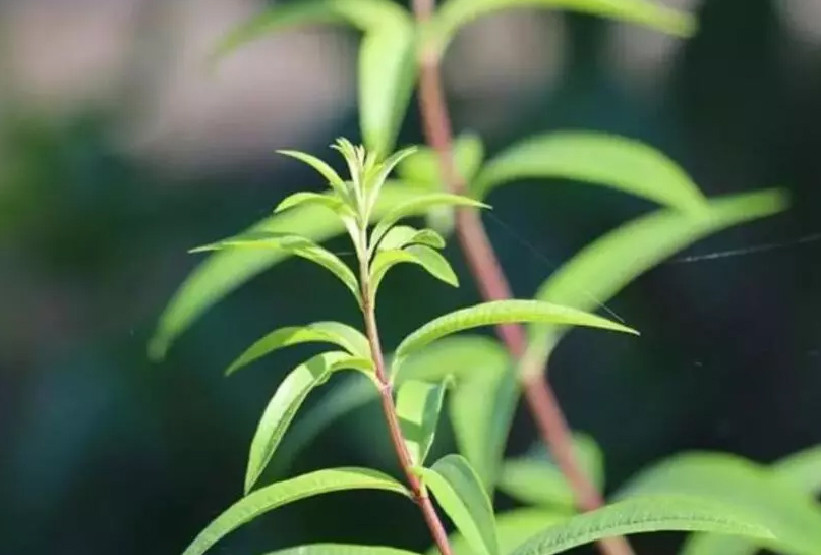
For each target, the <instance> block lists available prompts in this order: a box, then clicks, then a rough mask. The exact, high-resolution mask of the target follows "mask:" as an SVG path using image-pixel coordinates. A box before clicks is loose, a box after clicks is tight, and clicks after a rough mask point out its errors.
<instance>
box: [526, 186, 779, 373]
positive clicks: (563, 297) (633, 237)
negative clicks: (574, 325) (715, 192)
mask: <svg viewBox="0 0 821 555" xmlns="http://www.w3.org/2000/svg"><path fill="white" fill-rule="evenodd" d="M785 206H786V199H785V197H784V194H783V193H782V192H780V191H778V190H766V191H760V192H755V193H749V194H744V195H734V196H729V197H725V198H719V199H716V200H711V201H709V204H708V205H707V207H706V209H705V210H704V211H703V212H701V213H700V214H698V215H685V214H682V213H679V212H676V211H671V210H661V211H658V212H654V213H651V214H649V215H647V216H643V217H640V218H638V219H636V220H633V221H631V222H628V223H626V224H624V225H623V226H621V227H619V228H618V229H616V230H614V231H611V232H609V233H607V234H605V235H604V236H602V237H600V238H599V239H596V240H595V241H593V242H592V243H590V244H589V245H587V246H586V247H585V248H584V249H582V250H581V251H580V252H579V253H578V254H576V255H575V256H574V257H573V258H572V259H571V260H570V261H569V262H567V263H565V264H564V265H563V266H562V267H561V268H559V269H558V270H557V271H556V272H554V273H553V274H552V275H551V276H550V277H549V278H548V279H547V280H546V281H545V282H544V283H542V285H541V286H540V287H539V289H538V291H537V292H536V298H537V299H540V300H543V301H550V302H555V303H559V304H563V305H568V306H572V307H575V308H578V309H580V310H586V311H590V310H594V309H595V308H596V307H597V306H598V305H601V304H602V303H604V302H606V301H607V300H608V299H610V297H612V296H613V295H615V294H616V293H617V292H618V291H620V290H621V289H622V288H623V287H624V286H625V285H627V284H628V283H630V282H631V281H632V280H634V279H635V278H636V277H637V276H639V275H640V274H642V273H643V272H645V271H647V270H648V269H649V268H651V267H653V266H654V265H656V264H658V263H659V262H661V261H662V260H664V259H665V258H666V257H668V256H670V255H671V254H673V253H675V252H677V251H679V250H681V249H683V248H684V247H686V246H687V245H689V244H691V243H693V242H694V241H696V240H698V239H699V238H701V237H703V236H705V235H707V234H709V233H711V232H715V231H717V230H720V229H722V228H725V227H729V226H731V225H734V224H738V223H741V222H745V221H749V220H754V219H756V218H762V217H764V216H769V215H771V214H774V213H776V212H779V211H780V210H783V209H784V207H785ZM567 331H568V328H566V327H562V326H557V325H537V326H532V327H531V328H530V342H529V346H528V356H532V357H533V358H535V359H539V360H541V361H542V362H544V360H545V359H546V358H547V357H548V355H549V354H550V351H551V350H552V348H553V347H554V346H555V345H556V344H557V343H558V341H559V340H560V339H561V338H562V337H563V335H564V334H565V333H566V332H567ZM533 367H534V368H539V369H541V368H542V367H543V364H536V365H534V366H533Z"/></svg>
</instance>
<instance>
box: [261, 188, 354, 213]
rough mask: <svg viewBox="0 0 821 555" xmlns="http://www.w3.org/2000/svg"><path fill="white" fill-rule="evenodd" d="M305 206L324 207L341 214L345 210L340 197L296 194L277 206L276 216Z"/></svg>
mask: <svg viewBox="0 0 821 555" xmlns="http://www.w3.org/2000/svg"><path fill="white" fill-rule="evenodd" d="M305 205H316V206H323V207H325V208H327V209H328V210H331V211H332V212H335V213H339V212H341V211H343V210H344V209H345V203H344V202H342V201H341V200H340V199H339V198H338V197H335V196H332V195H329V194H324V195H320V194H318V193H294V194H293V195H290V196H288V197H285V199H284V200H283V201H282V202H280V203H279V204H278V205H277V207H276V209H275V210H274V214H278V213H280V212H284V211H285V210H290V209H291V208H295V207H297V206H305Z"/></svg>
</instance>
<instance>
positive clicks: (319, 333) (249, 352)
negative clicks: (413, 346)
mask: <svg viewBox="0 0 821 555" xmlns="http://www.w3.org/2000/svg"><path fill="white" fill-rule="evenodd" d="M300 343H333V344H335V345H338V346H340V347H342V348H343V349H345V350H347V351H348V352H349V353H350V354H352V355H354V356H357V357H362V358H368V357H369V356H370V348H369V347H368V339H367V338H366V337H365V336H364V335H363V334H362V332H360V331H359V330H357V329H355V328H352V327H351V326H348V325H345V324H341V323H339V322H315V323H313V324H308V325H307V326H290V327H286V328H279V329H277V330H274V331H272V332H271V333H269V334H267V335H265V336H263V337H261V338H260V339H258V340H257V341H255V342H254V343H253V344H252V345H251V346H250V347H248V348H247V349H246V350H245V351H244V352H243V353H242V354H241V355H240V356H238V357H237V358H236V360H234V362H232V363H231V365H230V366H229V367H228V370H226V371H225V374H226V375H231V374H233V373H234V372H236V371H237V370H239V369H240V368H243V367H245V366H247V365H248V364H250V363H252V362H253V361H255V360H257V359H258V358H260V357H263V356H265V355H267V354H270V353H272V352H274V351H276V350H278V349H282V348H284V347H290V346H291V345H298V344H300Z"/></svg>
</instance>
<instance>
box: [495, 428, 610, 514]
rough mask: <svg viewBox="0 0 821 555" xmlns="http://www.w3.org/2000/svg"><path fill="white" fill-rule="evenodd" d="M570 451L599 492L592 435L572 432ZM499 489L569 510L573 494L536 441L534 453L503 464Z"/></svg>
mask: <svg viewBox="0 0 821 555" xmlns="http://www.w3.org/2000/svg"><path fill="white" fill-rule="evenodd" d="M573 450H574V452H575V454H576V459H577V460H578V461H579V465H580V466H581V467H582V468H583V469H584V472H585V474H586V475H587V477H588V479H589V480H590V481H591V483H593V484H594V485H595V486H596V489H597V490H599V491H601V490H602V489H603V486H604V472H603V468H602V455H601V451H600V450H599V448H598V446H597V445H596V443H595V442H594V441H593V439H592V438H590V437H588V436H586V435H583V434H574V435H573ZM499 489H500V490H501V491H503V492H505V493H506V494H507V495H509V496H510V497H512V498H514V499H516V500H517V501H520V502H522V503H525V504H527V505H535V506H539V507H548V508H553V509H559V510H564V511H568V510H572V509H573V508H574V507H575V506H576V500H575V495H574V494H573V490H572V489H571V488H570V486H569V485H568V483H567V479H566V478H565V477H564V474H563V473H562V471H561V470H560V469H559V468H558V466H556V464H554V463H553V462H552V461H551V460H550V459H549V458H548V457H547V456H546V452H545V447H544V445H543V444H541V443H539V444H538V445H535V446H534V448H533V454H531V455H526V456H523V457H517V458H514V459H508V460H506V461H505V462H504V464H503V465H502V472H501V476H500V477H499Z"/></svg>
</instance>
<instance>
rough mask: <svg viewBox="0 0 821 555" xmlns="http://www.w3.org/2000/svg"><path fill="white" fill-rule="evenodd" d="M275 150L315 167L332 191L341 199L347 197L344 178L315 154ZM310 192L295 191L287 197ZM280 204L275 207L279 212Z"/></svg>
mask: <svg viewBox="0 0 821 555" xmlns="http://www.w3.org/2000/svg"><path fill="white" fill-rule="evenodd" d="M277 152H278V153H279V154H282V155H283V156H290V157H291V158H295V159H296V160H299V161H300V162H304V163H306V164H308V165H309V166H311V167H312V168H313V169H315V170H316V171H317V172H318V173H319V174H320V175H322V177H324V178H325V179H326V181H327V182H328V184H329V185H330V186H331V187H333V189H334V191H336V193H337V194H338V195H339V196H340V197H341V198H343V199H347V198H348V187H347V185H345V180H344V179H342V178H341V177H339V174H338V173H336V171H335V170H334V169H333V168H332V167H331V166H330V165H328V164H327V163H326V162H325V161H323V160H320V159H319V158H317V157H316V156H312V155H310V154H306V153H305V152H299V151H298V150H278V151H277ZM310 194H311V193H297V194H296V195H292V196H291V197H288V199H291V198H294V197H296V196H298V195H310ZM330 198H333V197H330ZM288 199H285V200H286V201H287V200H288ZM292 202H293V201H292ZM282 204H285V201H283V203H282ZM282 204H280V205H279V207H277V209H276V211H277V212H279V211H281V210H285V208H283V206H282ZM286 207H287V206H286Z"/></svg>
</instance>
